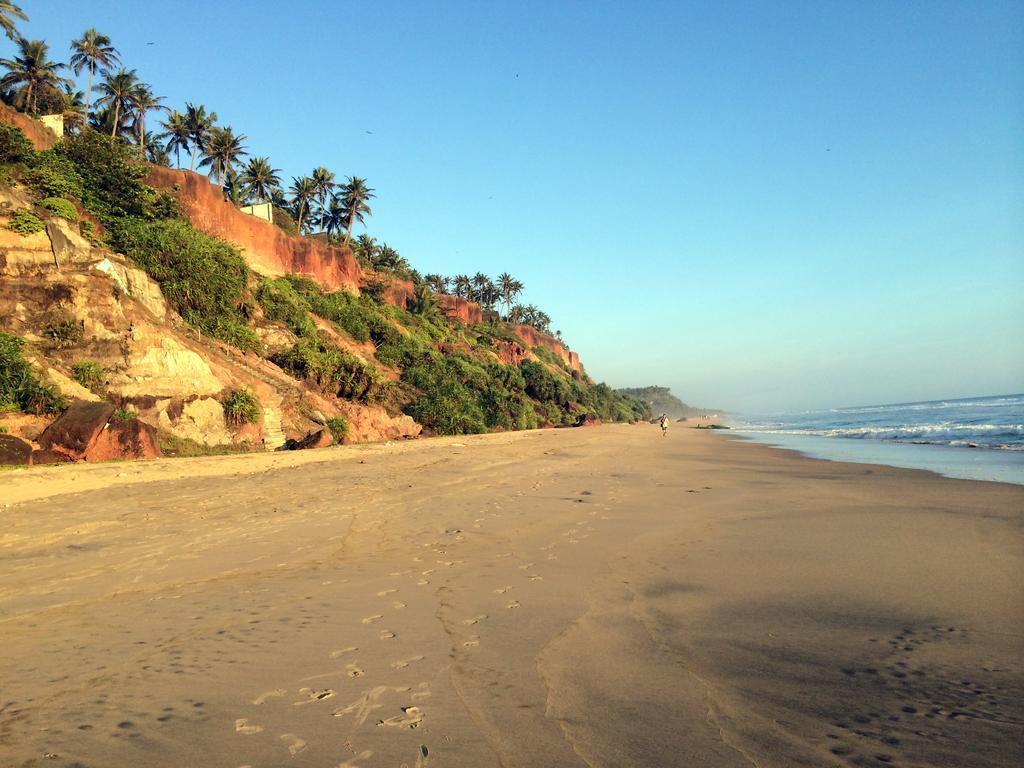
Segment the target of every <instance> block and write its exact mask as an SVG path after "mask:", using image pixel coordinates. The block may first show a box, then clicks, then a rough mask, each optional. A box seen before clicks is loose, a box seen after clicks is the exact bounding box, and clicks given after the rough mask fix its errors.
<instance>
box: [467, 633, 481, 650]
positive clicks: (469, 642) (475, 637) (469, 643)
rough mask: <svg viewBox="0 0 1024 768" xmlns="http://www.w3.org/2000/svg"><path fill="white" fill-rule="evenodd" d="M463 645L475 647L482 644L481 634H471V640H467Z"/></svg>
mask: <svg viewBox="0 0 1024 768" xmlns="http://www.w3.org/2000/svg"><path fill="white" fill-rule="evenodd" d="M463 645H464V646H466V647H467V648H475V647H476V646H478V645H480V635H470V636H469V640H466V641H465V642H464V643H463Z"/></svg>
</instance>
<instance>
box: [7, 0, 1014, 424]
mask: <svg viewBox="0 0 1024 768" xmlns="http://www.w3.org/2000/svg"><path fill="white" fill-rule="evenodd" d="M147 6H148V4H146V5H144V4H142V3H136V2H103V1H101V0H93V1H92V2H88V3H84V2H81V0H75V1H74V2H72V1H71V0H47V2H45V3H44V2H41V0H40V1H39V2H33V0H24V2H23V3H22V7H23V8H24V9H25V10H26V12H27V13H28V14H29V16H30V22H29V23H28V24H25V25H23V31H24V33H25V34H26V35H27V36H30V37H41V38H44V39H46V40H47V41H48V42H50V44H51V46H52V48H53V54H54V57H55V58H58V59H59V60H66V58H67V55H68V54H67V48H66V46H67V43H68V41H69V40H71V39H72V38H73V37H76V36H78V35H79V34H80V33H81V32H82V30H83V29H84V28H85V27H87V26H90V25H91V26H95V27H97V28H98V29H100V30H101V31H102V32H104V33H106V34H108V35H110V36H111V37H112V38H113V40H114V43H115V45H117V46H118V47H119V49H120V50H121V51H122V54H123V58H124V60H125V62H126V63H127V64H128V65H129V66H131V67H134V68H136V69H137V70H138V71H139V75H140V77H141V78H142V79H143V80H144V81H146V82H149V83H151V84H152V85H153V86H154V88H155V91H156V93H158V94H160V95H163V96H165V97H166V103H167V104H169V105H171V106H180V105H182V104H183V103H184V101H186V100H188V101H193V102H196V103H203V104H205V105H206V106H207V108H208V109H212V110H214V111H216V112H217V113H218V115H219V116H220V118H221V121H222V122H223V123H226V124H229V125H231V126H232V127H233V128H234V129H235V130H236V132H242V133H244V134H245V135H246V136H247V137H248V139H249V140H248V146H249V149H250V151H251V152H252V153H254V154H260V155H269V156H270V158H271V160H272V161H273V163H274V165H275V167H277V168H280V169H282V170H283V171H284V174H283V175H284V176H285V177H286V178H289V179H290V177H291V176H294V175H299V174H306V173H309V172H310V171H311V170H312V168H313V167H314V166H316V165H321V164H322V165H326V166H327V167H329V168H331V169H332V170H334V171H335V172H336V173H337V174H338V175H339V176H343V175H350V174H356V175H360V176H364V177H367V178H368V179H369V181H370V185H371V186H372V187H374V188H375V189H376V190H377V200H376V201H375V205H374V215H373V217H372V219H371V220H370V223H369V231H370V233H371V234H372V235H374V236H375V237H377V238H378V239H379V240H383V241H386V242H388V243H389V244H391V245H393V246H394V247H395V248H397V249H398V250H399V251H400V252H401V253H402V255H404V256H405V257H406V258H408V259H409V260H410V261H411V262H412V264H413V266H415V267H417V268H418V269H420V270H421V271H422V272H442V273H445V274H454V273H457V272H468V273H470V274H472V273H473V272H475V271H478V270H480V271H483V272H487V273H490V274H492V275H495V274H497V273H499V272H502V271H505V270H507V271H509V272H512V273H513V274H514V275H515V276H517V277H518V278H520V279H521V280H523V282H525V283H526V285H527V294H526V296H525V298H526V300H527V301H530V302H533V303H536V304H538V305H540V306H541V307H542V308H544V309H545V310H546V311H547V312H548V313H549V314H550V315H552V317H553V318H554V320H555V322H554V325H555V327H557V328H560V329H561V330H562V331H563V333H564V334H565V337H566V339H567V340H568V341H569V342H570V344H571V345H572V346H573V348H575V349H576V350H578V351H579V352H580V354H581V356H582V358H583V361H584V364H585V365H586V366H587V368H588V370H589V371H590V372H591V374H592V375H593V376H594V377H595V378H598V379H603V380H606V381H608V382H609V383H610V384H612V385H614V386H634V385H635V386H641V385H646V384H653V383H657V384H663V385H668V386H671V387H672V388H673V390H674V391H675V392H676V393H677V394H678V395H679V396H680V397H681V398H682V399H684V400H686V401H687V402H691V403H695V404H703V405H711V406H718V407H724V408H728V409H733V410H743V411H748V412H750V411H767V410H792V409H802V408H813V407H827V406H832V405H849V404H862V403H875V402H897V401H910V400H923V399H929V398H933V397H935V398H938V397H957V396H970V395H979V394H995V393H1003V392H1011V391H1013V392H1019V391H1022V390H1024V343H1022V342H1021V339H1022V338H1024V299H1022V293H1024V292H1022V286H1024V4H1022V3H1020V2H1013V3H999V2H962V3H943V2H935V1H932V2H924V3H915V2H845V3H840V2H807V3H801V2H784V3H783V2H779V3H766V2H751V3H731V2H721V3H719V2H714V3H711V2H707V3H688V2H670V3H656V2H641V3H635V4H634V3H621V2H617V3H610V2H609V3H603V2H516V3H512V2H495V3H479V2H464V3H456V2H450V3H449V2H443V3H442V2H438V3H407V2H398V3H389V2H376V3H348V2H327V1H322V2H297V3H292V4H281V3H278V2H275V3H262V2H246V3H241V2H238V3H235V2H221V3H208V2H187V1H179V2H177V3H175V4H173V5H171V6H160V7H159V10H156V6H149V7H150V8H152V10H145V9H144V8H146V7H147ZM148 43H153V44H152V45H148ZM9 45H10V44H9V43H7V42H6V41H4V42H0V48H4V47H5V46H6V47H8V48H9ZM4 50H7V48H4ZM4 55H6V54H4ZM367 131H370V132H372V133H367Z"/></svg>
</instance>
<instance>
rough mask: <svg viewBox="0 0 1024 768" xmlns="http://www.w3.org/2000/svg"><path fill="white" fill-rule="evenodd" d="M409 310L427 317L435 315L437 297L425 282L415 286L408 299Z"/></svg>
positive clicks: (436, 311) (436, 312)
mask: <svg viewBox="0 0 1024 768" xmlns="http://www.w3.org/2000/svg"><path fill="white" fill-rule="evenodd" d="M409 311H410V312H412V313H413V314H416V315H420V316H421V317H425V318H428V319H429V318H433V317H436V316H437V314H438V310H437V297H435V296H434V294H433V292H432V291H431V290H430V287H429V286H428V285H427V284H426V283H420V284H419V285H417V286H416V290H415V292H414V293H413V296H412V299H411V300H410V301H409Z"/></svg>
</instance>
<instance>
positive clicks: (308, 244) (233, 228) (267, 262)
mask: <svg viewBox="0 0 1024 768" xmlns="http://www.w3.org/2000/svg"><path fill="white" fill-rule="evenodd" d="M147 181H148V183H149V184H150V185H152V186H153V187H155V188H156V189H159V190H163V191H167V192H170V193H172V194H174V196H175V197H176V198H177V200H178V202H179V204H180V206H181V209H182V212H183V213H184V214H185V215H186V216H187V217H188V219H189V221H190V222H191V223H192V225H193V226H194V227H196V228H197V229H200V230H202V231H203V232H206V233H208V234H211V235H216V236H217V237H220V238H222V239H224V240H227V241H228V242H230V243H234V244H235V245H236V246H238V248H239V249H241V251H242V254H243V256H244V257H245V260H246V262H247V263H248V264H249V266H250V267H252V269H253V270H254V271H256V272H258V273H260V274H262V275H267V276H268V277H278V276H280V275H284V274H294V275H303V276H305V277H309V278H312V279H313V280H315V281H316V282H318V283H320V285H322V286H324V287H326V288H329V289H331V290H339V289H343V290H347V291H353V292H355V293H358V292H359V289H360V287H361V286H363V285H366V284H367V283H368V282H369V281H370V280H383V281H385V282H386V286H385V289H384V293H383V298H384V300H385V301H387V302H389V303H391V304H393V305H395V306H398V307H405V306H406V305H407V303H408V302H409V300H410V299H411V298H412V297H413V293H414V289H413V284H412V283H411V282H409V281H407V280H398V279H395V278H393V277H390V276H383V275H377V274H374V273H366V272H364V271H363V270H362V269H361V268H360V266H359V262H358V261H356V258H355V256H354V255H353V254H352V251H351V250H350V249H348V248H346V247H337V246H330V245H326V244H325V243H322V242H319V241H318V240H314V239H312V238H308V237H294V236H292V235H288V234H287V233H285V232H284V231H283V230H282V229H281V228H280V227H277V226H275V225H274V224H271V223H270V222H267V221H263V220H262V219H258V218H256V217H255V216H250V215H248V214H245V213H242V212H241V211H240V210H238V209H237V208H235V206H233V205H232V204H231V203H229V202H227V201H225V200H224V196H223V195H222V194H221V192H220V190H219V189H218V188H217V187H216V186H214V185H213V184H211V183H210V181H209V179H207V178H206V177H205V176H202V175H200V174H198V173H192V172H190V171H178V170H174V169H171V168H163V167H159V166H153V167H152V169H151V171H150V175H149V178H148V180H147ZM438 302H439V303H440V304H441V306H442V308H443V309H444V311H445V314H447V315H448V317H450V318H452V319H455V320H459V321H460V322H463V323H466V324H471V323H482V322H483V321H484V313H483V310H482V309H481V307H480V305H478V304H475V303H473V302H471V301H467V300H466V299H463V298H459V297H457V296H448V295H444V294H442V295H440V296H438ZM516 330H517V333H519V335H520V336H521V337H522V339H523V340H524V341H525V342H526V343H527V344H528V345H529V346H532V347H544V348H546V349H549V350H551V351H552V352H554V353H555V354H556V355H558V356H559V357H560V358H562V360H564V361H565V362H566V364H567V365H568V366H569V367H570V368H572V369H573V370H575V371H578V370H580V360H579V355H577V354H576V353H575V352H572V351H570V350H568V349H566V347H565V345H564V344H562V343H561V342H559V341H558V340H557V339H555V338H553V337H552V336H550V335H548V334H546V333H542V332H540V331H538V330H537V329H535V328H533V327H532V326H528V325H519V326H516Z"/></svg>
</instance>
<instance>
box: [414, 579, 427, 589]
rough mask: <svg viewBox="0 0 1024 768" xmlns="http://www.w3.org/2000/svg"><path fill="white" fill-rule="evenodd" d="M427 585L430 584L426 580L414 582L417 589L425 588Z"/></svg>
mask: <svg viewBox="0 0 1024 768" xmlns="http://www.w3.org/2000/svg"><path fill="white" fill-rule="evenodd" d="M429 583H430V582H429V581H427V580H426V579H420V580H419V581H417V582H416V586H417V587H425V586H427V584H429Z"/></svg>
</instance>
